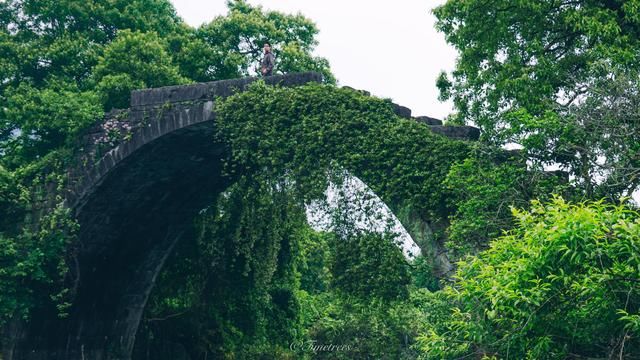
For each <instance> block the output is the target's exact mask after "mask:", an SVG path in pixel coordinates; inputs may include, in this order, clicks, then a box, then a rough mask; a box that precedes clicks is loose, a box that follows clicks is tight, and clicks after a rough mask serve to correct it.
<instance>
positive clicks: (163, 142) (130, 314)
mask: <svg viewBox="0 0 640 360" xmlns="http://www.w3.org/2000/svg"><path fill="white" fill-rule="evenodd" d="M255 80H256V78H243V79H234V80H223V81H216V82H210V83H203V84H194V85H185V86H170V87H163V88H158V89H148V90H139V91H134V92H133V93H132V95H131V107H130V108H129V109H127V110H118V111H113V112H111V113H109V114H108V115H107V116H106V117H105V121H104V122H102V123H100V124H98V125H97V126H96V127H95V128H94V129H92V131H90V132H89V133H88V135H87V137H86V139H85V140H86V141H85V142H84V143H86V144H90V145H87V147H86V148H85V149H84V153H85V155H84V161H83V162H82V163H83V164H85V165H84V166H79V167H78V168H76V169H73V170H72V171H71V172H70V177H71V186H70V190H69V192H68V194H67V195H66V203H67V205H68V206H69V207H70V208H71V209H72V210H73V212H74V214H75V216H76V218H77V220H78V221H79V223H80V232H79V241H78V245H77V246H78V247H77V249H76V251H77V260H78V261H77V264H76V265H77V266H76V268H75V269H74V270H73V271H72V272H73V273H74V274H75V276H76V277H77V279H76V280H77V281H76V283H77V284H78V285H77V288H76V296H75V300H74V305H73V307H72V309H71V312H70V316H69V318H68V319H66V320H58V319H57V318H56V317H55V315H53V314H50V313H41V314H34V316H33V317H32V320H31V322H30V323H29V324H26V325H24V326H22V328H21V329H19V330H16V331H14V332H13V333H14V338H13V339H12V340H11V342H10V343H11V346H9V347H7V348H6V349H4V352H5V354H4V359H5V360H10V359H92V360H101V359H129V358H130V357H131V352H132V349H133V346H134V342H135V335H136V332H137V329H138V324H139V322H140V319H141V317H142V315H143V311H144V307H145V305H146V301H147V298H148V296H149V294H150V292H151V290H152V288H153V285H154V282H155V279H156V276H157V275H158V273H159V272H160V270H161V268H162V266H163V264H164V262H165V260H166V259H167V257H168V255H169V254H170V253H171V250H172V249H173V247H174V245H175V244H176V243H177V242H178V241H179V240H180V238H181V237H183V236H184V235H185V233H186V232H188V231H190V229H189V226H187V225H186V224H190V221H189V220H190V219H193V218H194V216H196V214H197V213H198V211H199V210H201V209H203V208H204V207H206V206H207V205H209V204H210V203H212V201H213V199H214V198H215V197H216V196H217V195H218V194H219V193H220V192H221V191H223V190H224V189H225V188H226V187H227V186H228V185H229V184H228V181H229V180H227V179H225V178H224V177H223V176H222V174H221V166H222V164H221V159H222V158H223V157H224V151H225V146H224V144H221V143H216V142H215V141H214V133H215V119H216V114H215V112H214V110H213V109H214V102H215V99H218V98H224V97H227V96H229V95H231V94H233V93H234V92H236V91H242V90H243V89H245V88H246V87H247V86H248V85H249V84H250V83H251V82H254V81H255ZM320 81H321V76H320V75H319V74H317V73H298V74H287V75H278V76H272V77H268V78H266V79H265V82H266V83H267V84H274V85H281V86H296V85H302V84H305V83H308V82H320ZM393 106H394V111H395V112H396V114H397V115H399V116H401V117H405V118H412V117H411V110H410V109H408V108H406V107H402V106H399V105H396V104H394V105H393ZM413 119H415V120H416V121H419V122H423V123H426V124H427V125H428V126H430V128H431V129H432V130H433V131H434V132H436V133H439V134H442V135H444V136H448V137H452V138H457V139H463V140H476V139H477V138H478V136H479V131H478V130H477V129H475V128H472V127H464V126H463V127H448V126H442V123H441V122H440V121H439V120H436V119H432V118H429V117H413ZM390 208H391V209H392V210H394V209H393V206H390ZM400 220H401V222H403V225H405V227H407V229H408V230H409V233H410V234H411V235H412V236H413V237H414V239H416V238H418V239H419V238H424V237H425V236H426V235H428V234H427V233H428V232H429V231H430V229H429V225H428V224H426V223H424V221H423V223H419V224H418V226H415V225H416V224H415V219H410V218H406V219H400ZM412 221H413V222H414V224H408V223H410V222H412ZM407 225H411V226H407ZM425 234H426V235H425ZM418 244H420V242H419V241H418ZM432 255H434V256H438V254H432ZM441 257H442V256H441ZM441 263H442V264H441V265H442V267H444V268H446V267H447V266H449V265H448V264H447V261H446V257H442V259H441Z"/></svg>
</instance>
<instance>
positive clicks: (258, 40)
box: [197, 0, 335, 83]
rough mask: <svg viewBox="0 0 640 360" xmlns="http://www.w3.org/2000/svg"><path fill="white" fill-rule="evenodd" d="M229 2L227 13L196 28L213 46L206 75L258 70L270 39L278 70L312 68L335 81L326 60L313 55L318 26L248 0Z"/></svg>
mask: <svg viewBox="0 0 640 360" xmlns="http://www.w3.org/2000/svg"><path fill="white" fill-rule="evenodd" d="M227 5H228V7H229V14H228V15H227V16H219V17H217V18H215V19H214V20H213V21H212V22H210V23H209V24H205V25H203V26H201V27H200V28H199V29H198V30H197V36H198V38H199V39H200V40H201V41H203V42H204V43H206V44H208V46H210V47H211V49H212V51H211V55H213V57H212V61H211V62H210V64H209V68H208V69H207V70H208V71H207V74H204V75H205V77H206V76H208V77H209V79H226V78H235V77H240V76H247V75H251V74H256V73H258V72H257V71H256V70H257V69H258V61H259V59H260V57H261V56H262V46H263V45H264V42H265V41H269V42H270V43H271V45H272V49H273V50H272V51H273V53H274V55H275V56H276V59H277V61H278V63H277V66H276V71H277V72H282V73H285V72H293V71H309V70H313V71H318V72H320V73H322V74H323V75H324V77H325V81H327V82H330V83H333V82H335V78H334V77H333V75H332V74H331V72H330V70H329V63H328V62H327V60H326V59H323V58H320V57H315V56H313V55H312V52H313V49H314V48H315V46H316V45H317V41H316V39H315V37H316V35H317V34H318V29H317V28H316V26H315V25H314V24H313V22H311V21H310V20H309V19H307V18H305V17H304V16H302V15H300V14H298V15H286V14H283V13H280V12H275V11H264V10H263V9H262V8H261V7H260V6H257V7H254V6H251V5H249V4H248V3H247V2H246V1H245V0H230V1H228V2H227ZM203 80H204V79H203Z"/></svg>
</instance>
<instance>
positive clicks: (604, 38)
mask: <svg viewBox="0 0 640 360" xmlns="http://www.w3.org/2000/svg"><path fill="white" fill-rule="evenodd" d="M434 14H435V15H436V17H437V19H438V20H437V24H436V26H437V28H438V29H439V30H440V31H442V32H443V33H444V34H445V36H446V39H447V41H448V42H449V43H450V44H452V45H453V46H454V47H456V49H457V50H458V51H459V54H460V56H459V58H458V61H457V64H456V69H455V70H454V71H453V73H451V74H449V75H447V74H442V75H441V77H440V79H439V81H438V86H439V88H440V91H441V97H442V98H443V99H453V101H454V104H455V107H456V110H457V114H456V115H455V117H454V120H456V121H458V122H469V123H474V124H476V125H478V126H480V127H481V129H482V130H483V138H484V139H485V140H486V141H489V142H492V143H497V144H504V143H506V142H516V143H520V144H522V145H523V146H524V147H525V150H526V151H527V152H528V155H529V156H530V158H531V159H532V160H534V161H536V162H538V163H541V164H550V163H555V164H559V165H561V166H563V167H564V168H565V169H566V170H567V171H569V172H571V173H572V174H573V175H576V176H577V177H578V178H579V181H578V184H579V185H581V187H582V188H583V189H584V190H585V192H586V193H587V195H589V196H590V195H592V189H593V187H594V186H595V185H596V184H597V183H598V182H599V177H598V176H596V169H594V166H593V165H594V162H595V161H597V159H598V157H599V156H605V157H606V158H607V159H608V160H609V161H613V160H614V159H613V158H614V156H612V154H610V153H602V152H601V150H602V148H603V147H606V146H608V145H604V144H603V143H602V140H603V139H604V138H606V136H608V130H610V129H611V127H608V128H607V129H608V130H607V131H597V132H593V131H592V129H591V128H590V127H589V126H588V125H586V124H585V123H584V121H583V119H581V118H576V117H574V116H566V115H567V114H566V110H567V108H568V107H575V106H579V105H580V104H582V103H583V102H584V100H585V99H592V100H593V101H603V99H602V98H601V95H602V93H601V92H599V91H598V90H597V89H598V87H599V86H600V85H601V84H600V81H599V79H605V78H606V79H614V78H619V77H624V78H626V79H627V80H632V83H633V85H632V87H633V88H637V84H638V74H639V72H638V71H639V70H640V65H639V64H640V61H638V60H639V57H640V37H639V36H638V35H639V34H640V7H639V6H638V3H637V1H617V0H612V1H591V0H577V1H574V0H543V1H517V2H513V1H506V0H499V1H491V2H487V1H482V0H472V1H460V0H450V1H448V2H447V3H445V4H444V5H442V6H439V7H438V8H436V9H435V10H434ZM600 89H602V87H601V86H600ZM593 120H594V121H592V123H597V122H599V121H603V120H605V119H603V118H598V119H597V120H596V119H593ZM617 120H619V122H617V123H616V126H618V125H620V123H621V122H626V123H629V122H630V120H629V119H621V118H618V119H617ZM635 132H636V131H633V134H635ZM634 136H635V135H634ZM630 140H633V137H631V138H628V137H627V138H620V137H616V140H615V142H616V146H617V145H619V144H623V143H624V142H625V141H630ZM624 156H627V157H629V156H632V155H631V154H629V153H627V154H625V155H624ZM619 168H622V167H619ZM604 176H609V174H604ZM613 176H614V177H616V178H619V177H622V178H624V177H625V176H618V175H613ZM612 191H613V190H612ZM618 195H619V193H615V191H614V194H612V197H615V196H618Z"/></svg>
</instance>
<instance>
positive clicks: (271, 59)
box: [260, 42, 276, 76]
mask: <svg viewBox="0 0 640 360" xmlns="http://www.w3.org/2000/svg"><path fill="white" fill-rule="evenodd" d="M263 49H264V57H263V58H262V62H260V70H261V71H262V76H271V72H272V71H273V66H274V65H275V64H276V58H275V56H273V53H272V52H271V44H269V43H268V42H265V43H264V48H263Z"/></svg>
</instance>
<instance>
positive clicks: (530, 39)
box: [0, 0, 640, 359]
mask: <svg viewBox="0 0 640 360" xmlns="http://www.w3.org/2000/svg"><path fill="white" fill-rule="evenodd" d="M228 6H229V12H228V14H227V15H225V16H220V17H217V18H215V19H213V20H212V21H211V22H210V23H208V24H204V25H202V26H201V27H199V28H197V29H194V28H191V27H189V26H187V25H186V24H184V22H183V21H182V20H181V19H180V18H179V17H178V16H177V15H176V14H175V11H174V10H173V8H172V6H171V4H170V3H169V2H168V1H166V0H134V1H106V0H90V1H82V2H80V1H74V0H66V1H43V0H38V1H34V0H8V1H4V2H1V3H0V23H1V24H2V27H1V28H0V78H1V79H0V80H1V81H0V326H4V325H6V324H7V323H8V322H9V321H10V320H11V319H16V318H24V319H28V318H29V316H30V315H31V311H32V309H33V308H36V307H39V306H43V304H48V305H47V306H51V305H53V306H57V311H58V313H59V315H60V316H66V314H67V310H68V308H69V306H72V304H73V293H72V291H71V289H69V287H68V281H69V278H70V277H72V276H75V274H70V270H69V268H68V267H69V266H68V265H69V261H71V260H72V259H71V258H70V257H72V256H73V244H74V239H75V237H74V236H75V234H76V233H77V230H78V226H77V224H76V222H75V221H74V220H73V218H72V217H70V215H69V210H68V209H65V208H64V207H63V206H62V200H63V199H62V197H61V195H60V194H61V190H62V189H63V188H64V186H65V184H66V182H67V181H68V179H66V177H65V175H64V174H65V172H64V169H65V167H67V166H68V165H69V163H70V161H71V159H73V154H74V152H75V151H78V149H77V145H78V144H77V139H78V137H79V136H80V134H82V133H83V131H86V130H87V129H88V128H89V127H90V126H91V125H93V124H95V123H96V122H97V121H100V120H101V118H102V114H103V113H105V112H108V111H110V110H111V109H113V108H122V107H126V106H127V104H128V95H129V92H130V91H131V90H132V89H137V88H144V87H157V86H163V85H169V84H186V83H191V82H199V81H210V80H218V79H226V78H234V77H240V76H246V75H251V74H255V67H256V64H257V63H256V62H257V60H258V59H259V56H260V52H261V45H262V42H263V41H264V40H269V41H270V42H271V43H272V44H273V45H274V49H275V50H274V51H275V53H276V56H277V58H278V70H279V71H281V72H292V71H301V70H315V71H319V72H321V73H323V74H324V77H325V82H326V83H325V84H314V85H307V86H303V87H299V88H296V89H287V88H274V87H269V86H266V85H264V84H263V83H257V84H255V85H254V86H252V87H251V88H250V89H249V90H248V91H246V92H243V93H239V94H237V95H234V96H232V97H230V98H228V99H227V100H225V101H222V102H219V103H218V104H217V109H216V111H217V114H218V120H217V121H218V125H219V133H218V134H217V136H218V137H219V138H220V139H221V140H223V141H225V143H226V144H228V147H229V149H228V150H229V152H230V154H231V156H230V158H229V159H228V162H227V163H226V164H225V174H226V175H227V176H229V177H230V178H233V179H234V182H233V185H231V186H230V187H229V188H228V189H226V190H225V191H224V192H223V193H222V194H221V195H220V196H219V197H218V199H217V201H216V202H215V203H214V204H211V206H209V207H208V208H207V209H205V210H203V211H202V212H201V214H200V216H199V217H198V218H197V219H194V224H193V227H192V231H191V232H190V236H186V237H185V238H184V239H183V240H182V241H181V242H180V243H179V245H178V246H177V247H176V249H175V251H174V253H173V254H172V256H171V258H170V259H169V261H168V262H167V264H166V266H165V268H164V270H163V272H162V273H161V275H160V278H159V279H158V281H157V286H156V288H155V289H154V292H153V293H152V295H151V298H150V299H149V302H148V304H147V308H146V312H145V315H144V318H143V320H142V324H141V327H140V330H139V332H138V336H137V343H136V348H135V351H134V357H135V358H171V359H179V358H189V359H201V358H205V357H210V358H227V359H245V358H247V359H258V358H283V359H286V358H289V359H298V358H321V359H325V358H326V359H354V358H355V359H358V358H363V359H365V358H375V359H380V358H382V359H459V358H478V359H509V358H511V359H586V358H607V359H611V358H616V359H634V358H638V357H640V216H639V214H638V213H637V212H636V211H635V210H634V209H633V203H632V202H631V201H630V200H629V199H628V198H625V197H623V196H629V195H631V194H632V193H633V192H634V191H636V190H637V188H638V186H639V185H640V176H638V175H639V174H640V166H639V165H640V164H639V159H640V157H639V156H638V154H639V152H638V151H639V149H638V146H639V145H638V144H640V141H639V140H640V139H638V135H639V134H640V130H639V129H640V126H639V125H640V122H639V120H638V119H639V117H638V114H639V112H638V105H639V104H640V94H639V93H638V90H639V89H640V87H639V85H640V78H639V77H638V76H639V73H638V70H640V69H639V68H638V64H640V62H639V61H638V56H639V55H640V42H639V41H638V37H639V36H640V4H639V3H637V2H636V1H616V0H612V1H587V0H577V1H568V0H544V1H515V2H514V1H491V2H487V1H481V0H470V1H466V0H465V1H462V0H449V1H447V2H446V3H445V4H444V5H442V6H440V7H438V8H436V9H435V11H434V13H435V15H436V17H437V19H438V22H437V27H438V29H440V30H441V31H442V32H444V34H445V35H446V38H447V40H448V41H449V42H450V43H451V44H452V45H454V46H455V47H456V48H457V49H458V50H459V52H460V57H459V59H458V62H457V64H456V69H455V70H454V71H453V73H452V74H443V75H442V76H441V78H440V80H439V83H438V85H439V87H440V89H441V91H442V97H443V98H452V99H453V100H454V104H455V106H456V113H455V114H453V115H452V116H451V117H450V119H449V121H450V122H451V123H469V124H474V125H477V126H479V127H480V128H481V129H482V130H483V135H482V136H483V138H482V141H481V142H480V143H478V144H470V143H467V142H462V141H452V140H448V139H445V138H443V137H440V136H437V135H434V134H432V133H431V132H430V131H429V130H428V128H427V127H426V126H425V125H423V124H419V123H417V122H414V121H410V120H406V119H401V118H398V117H397V116H395V115H394V113H393V110H392V106H391V103H390V102H389V101H387V100H383V99H376V98H372V97H369V96H365V95H364V94H362V93H360V92H357V91H353V90H349V89H340V88H337V87H336V86H335V85H334V83H335V79H334V78H333V76H332V75H331V72H330V70H329V65H328V63H327V61H326V60H324V59H322V58H317V57H315V56H314V55H313V54H312V52H313V48H314V46H315V44H316V42H315V36H316V34H317V29H316V27H315V26H314V25H313V23H312V22H311V21H310V20H308V19H306V18H304V17H303V16H301V15H295V16H292V15H287V14H281V13H277V12H268V11H264V10H263V9H261V8H259V7H254V6H251V5H250V4H248V3H247V2H245V1H243V0H234V1H229V2H228ZM509 142H514V143H517V144H519V145H520V146H521V147H522V150H519V151H505V150H503V149H502V148H501V147H500V146H501V145H503V144H505V143H509ZM549 165H554V166H559V167H560V168H561V169H562V170H564V172H563V173H549V172H545V171H544V169H545V166H549ZM347 172H348V173H350V174H353V175H355V176H357V177H358V178H360V179H362V180H363V181H365V182H366V183H367V184H368V185H369V186H370V187H371V189H372V190H373V191H374V192H375V193H376V194H377V195H378V196H379V197H380V198H381V199H382V200H383V201H384V202H385V203H386V204H387V205H388V206H389V207H390V208H391V209H392V210H393V211H394V212H395V213H396V214H397V215H398V217H399V218H400V219H401V220H402V221H403V222H404V224H405V225H407V228H408V230H409V232H410V233H412V235H417V234H418V232H414V229H413V227H414V226H415V227H416V228H419V227H420V226H423V225H424V224H427V225H429V226H430V227H431V228H432V230H433V234H432V235H431V237H429V238H417V237H416V240H417V241H418V242H419V244H420V246H421V247H422V248H423V253H424V254H426V255H430V254H434V253H435V252H438V251H441V250H443V249H444V250H445V251H446V252H447V254H448V257H449V258H450V259H451V260H459V262H458V263H457V265H456V267H455V269H454V270H453V272H452V273H442V272H441V271H440V270H441V269H439V268H438V265H437V263H436V262H435V260H434V259H433V258H432V257H429V256H423V257H418V258H417V259H412V260H407V259H405V258H404V257H403V255H402V253H401V251H400V249H399V248H398V247H397V245H396V240H397V236H398V235H397V234H395V233H393V231H391V230H389V229H387V230H385V231H372V230H371V229H362V228H360V227H358V226H355V222H356V221H354V218H353V217H352V216H350V214H349V213H348V211H347V210H346V209H352V208H353V204H352V203H345V204H340V205H339V206H337V207H334V208H331V209H328V212H329V214H330V219H331V226H330V227H328V229H327V230H326V231H317V230H314V229H312V228H311V227H310V226H309V224H308V223H307V216H306V206H308V205H309V204H311V203H315V204H322V203H323V201H324V200H325V190H326V189H327V187H328V186H329V185H330V184H340V183H341V182H343V181H344V180H345V176H346V174H347ZM363 196H364V195H363ZM341 201H343V202H350V200H349V198H348V197H345V198H342V199H341ZM317 206H321V205H317ZM357 211H358V213H359V214H360V216H365V217H366V216H373V215H371V214H374V213H375V211H373V209H368V208H366V207H365V208H359V209H357ZM439 246H444V248H442V249H441V248H439ZM1 335H2V331H0V336H1ZM0 343H1V342H0ZM326 346H333V347H330V348H326Z"/></svg>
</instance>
